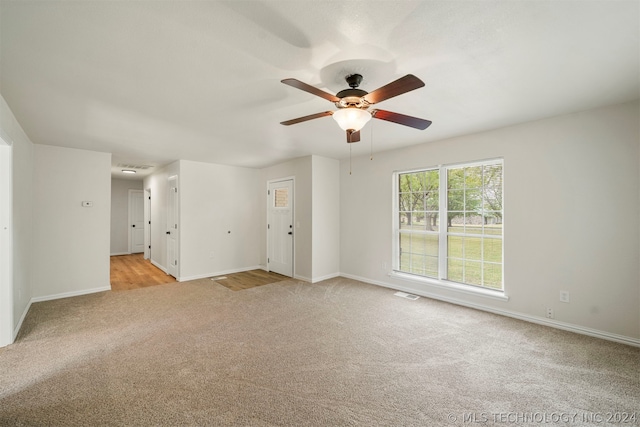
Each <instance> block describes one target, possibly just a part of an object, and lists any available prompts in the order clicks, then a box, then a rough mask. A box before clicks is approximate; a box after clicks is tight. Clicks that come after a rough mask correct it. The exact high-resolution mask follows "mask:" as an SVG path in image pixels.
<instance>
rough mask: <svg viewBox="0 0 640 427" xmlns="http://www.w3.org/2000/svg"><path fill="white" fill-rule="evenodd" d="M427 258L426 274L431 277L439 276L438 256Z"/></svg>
mask: <svg viewBox="0 0 640 427" xmlns="http://www.w3.org/2000/svg"><path fill="white" fill-rule="evenodd" d="M425 260H426V265H425V268H426V272H425V275H426V276H429V277H438V257H437V256H434V257H433V256H427V257H426V258H425Z"/></svg>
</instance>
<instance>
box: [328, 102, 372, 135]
mask: <svg viewBox="0 0 640 427" xmlns="http://www.w3.org/2000/svg"><path fill="white" fill-rule="evenodd" d="M333 118H334V120H335V121H336V122H337V123H338V126H340V127H341V128H342V130H353V131H355V132H357V131H359V130H360V129H362V128H363V127H364V125H366V124H367V122H368V121H369V120H371V113H369V112H368V111H366V110H361V109H359V108H355V107H347V108H341V109H340V110H338V111H336V112H334V113H333Z"/></svg>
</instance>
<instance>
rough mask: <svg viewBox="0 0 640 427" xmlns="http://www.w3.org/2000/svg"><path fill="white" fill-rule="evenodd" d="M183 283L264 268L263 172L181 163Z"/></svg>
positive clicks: (181, 260) (181, 278) (207, 164)
mask: <svg viewBox="0 0 640 427" xmlns="http://www.w3.org/2000/svg"><path fill="white" fill-rule="evenodd" d="M179 185H180V191H179V196H180V264H181V266H180V280H190V279H195V278H201V277H209V276H213V275H218V274H226V273H230V272H235V271H243V270H248V269H255V268H258V267H259V265H258V264H259V262H260V252H261V250H260V249H261V248H260V246H259V244H258V241H259V235H260V232H261V231H262V229H261V227H260V224H261V223H260V216H261V215H260V212H259V210H258V208H259V205H260V198H261V196H262V192H261V191H260V190H259V171H258V170H256V169H249V168H241V167H234V166H224V165H216V164H210V163H201V162H193V161H186V160H181V161H180V184H179Z"/></svg>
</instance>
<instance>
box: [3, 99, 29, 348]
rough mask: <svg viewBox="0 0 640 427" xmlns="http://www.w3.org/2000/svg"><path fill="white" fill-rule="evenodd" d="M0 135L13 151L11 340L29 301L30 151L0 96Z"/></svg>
mask: <svg viewBox="0 0 640 427" xmlns="http://www.w3.org/2000/svg"><path fill="white" fill-rule="evenodd" d="M0 135H1V136H2V138H3V139H4V140H5V142H7V143H9V144H11V146H12V148H11V150H12V166H13V167H12V187H13V213H12V223H13V230H12V231H13V289H12V293H13V325H12V326H13V328H14V336H15V334H16V333H17V331H18V328H19V326H20V323H21V321H22V319H23V318H24V315H25V314H26V310H27V309H28V307H29V301H30V300H31V297H32V290H31V277H32V262H33V259H32V252H33V240H32V239H33V232H32V227H33V214H32V212H33V194H32V193H33V175H32V171H33V161H34V160H33V151H34V145H33V143H32V142H31V141H30V140H29V138H28V137H27V135H26V134H25V133H24V131H23V130H22V127H21V126H20V124H19V123H18V121H17V120H16V118H15V117H14V115H13V113H12V112H11V109H10V108H9V106H8V105H7V103H6V102H5V100H4V98H3V97H2V96H0Z"/></svg>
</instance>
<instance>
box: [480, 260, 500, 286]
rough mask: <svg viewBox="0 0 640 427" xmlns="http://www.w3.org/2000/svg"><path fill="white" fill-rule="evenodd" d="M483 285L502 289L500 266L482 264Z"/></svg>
mask: <svg viewBox="0 0 640 427" xmlns="http://www.w3.org/2000/svg"><path fill="white" fill-rule="evenodd" d="M484 285H485V286H487V287H490V288H494V289H502V264H484Z"/></svg>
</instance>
